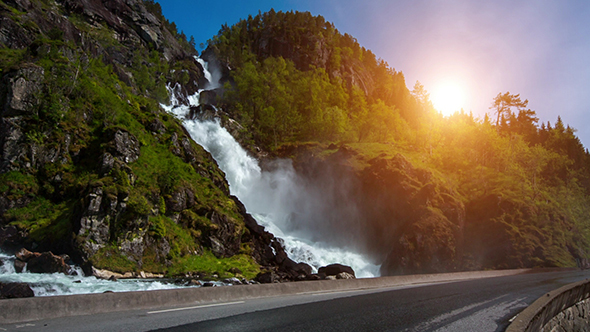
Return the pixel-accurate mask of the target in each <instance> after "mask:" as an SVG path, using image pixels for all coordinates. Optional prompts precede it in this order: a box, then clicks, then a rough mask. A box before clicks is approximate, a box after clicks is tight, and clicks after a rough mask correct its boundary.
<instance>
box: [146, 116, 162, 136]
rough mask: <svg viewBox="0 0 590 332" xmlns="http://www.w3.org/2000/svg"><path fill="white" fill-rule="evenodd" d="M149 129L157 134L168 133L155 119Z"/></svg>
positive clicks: (160, 122)
mask: <svg viewBox="0 0 590 332" xmlns="http://www.w3.org/2000/svg"><path fill="white" fill-rule="evenodd" d="M147 129H149V130H151V131H152V132H153V133H157V134H163V133H165V132H166V126H165V125H164V123H162V121H160V120H159V119H154V120H153V121H152V122H150V124H149V125H148V126H147Z"/></svg>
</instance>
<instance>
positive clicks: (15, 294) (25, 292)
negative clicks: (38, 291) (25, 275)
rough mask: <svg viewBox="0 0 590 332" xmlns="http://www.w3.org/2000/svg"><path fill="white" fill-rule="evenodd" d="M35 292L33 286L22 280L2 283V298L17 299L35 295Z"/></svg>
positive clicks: (0, 296) (0, 293)
mask: <svg viewBox="0 0 590 332" xmlns="http://www.w3.org/2000/svg"><path fill="white" fill-rule="evenodd" d="M34 296H35V293H34V292H33V290H32V289H31V286H29V285H28V284H25V283H21V282H11V283H1V282H0V299H16V298H23V297H34Z"/></svg>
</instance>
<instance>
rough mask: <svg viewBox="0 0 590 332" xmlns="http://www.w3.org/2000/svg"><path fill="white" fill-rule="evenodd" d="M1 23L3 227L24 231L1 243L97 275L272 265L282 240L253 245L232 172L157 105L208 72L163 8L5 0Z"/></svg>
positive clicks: (235, 270) (89, 0)
mask: <svg viewBox="0 0 590 332" xmlns="http://www.w3.org/2000/svg"><path fill="white" fill-rule="evenodd" d="M0 19H1V23H0V24H2V31H1V32H0V57H1V59H2V61H0V76H1V82H2V84H1V86H0V105H1V108H0V116H1V124H0V196H1V198H0V227H2V228H6V227H12V228H16V230H17V231H18V233H17V235H14V234H13V233H14V232H12V233H11V234H13V235H14V236H12V237H11V238H10V239H6V238H0V246H1V245H2V244H3V243H4V244H5V247H6V246H10V245H12V246H14V247H15V248H14V249H18V247H20V246H25V247H27V248H29V249H36V250H40V251H48V250H51V251H53V252H55V253H60V254H61V253H67V254H69V255H70V256H71V257H72V258H73V259H74V260H75V261H76V262H77V263H79V264H83V265H84V266H85V267H87V268H88V271H89V272H90V267H91V266H92V267H96V268H101V269H109V270H113V271H117V272H127V271H140V270H143V271H149V272H168V274H171V275H178V274H180V275H184V274H185V273H189V272H199V273H208V274H213V273H215V274H217V275H220V276H234V275H236V274H242V275H243V276H245V277H247V278H253V277H254V276H256V274H257V273H258V272H259V271H260V265H263V266H264V267H267V268H273V264H274V266H275V267H276V263H273V262H272V259H273V257H274V256H273V255H272V254H270V255H266V256H264V255H263V254H262V253H261V252H265V250H266V251H272V249H271V248H270V247H266V248H265V247H264V246H265V245H266V246H268V245H269V244H270V242H271V241H274V240H273V239H272V236H266V235H265V234H264V232H262V231H260V230H257V232H258V233H257V234H251V231H250V229H249V228H248V227H247V225H246V222H245V218H246V216H247V215H246V213H245V210H244V209H243V207H241V206H240V205H239V204H237V203H236V200H234V198H232V197H230V196H229V188H228V185H227V182H226V181H225V179H224V174H223V172H222V171H221V170H219V168H218V167H217V164H216V163H215V161H214V160H213V159H212V158H211V156H210V155H209V153H207V152H206V151H204V150H203V149H202V148H201V147H200V146H198V145H197V144H195V143H194V142H193V141H192V140H191V139H190V138H189V136H188V134H187V133H186V132H185V131H184V129H183V128H182V126H181V124H180V122H179V121H178V120H177V119H175V118H174V117H173V116H172V115H169V114H167V113H165V112H164V111H163V110H161V108H160V106H159V103H162V102H167V100H168V98H169V96H168V92H167V89H166V84H167V83H171V84H174V83H181V84H183V86H184V87H185V88H184V89H185V90H186V91H184V93H185V94H191V93H194V92H195V91H196V89H197V86H196V84H193V83H191V84H189V82H195V83H196V82H199V81H200V80H202V78H203V73H202V68H201V67H200V65H199V64H198V63H197V62H196V61H195V60H194V58H193V56H194V55H195V54H196V51H195V50H194V42H193V41H191V42H187V40H186V36H184V34H183V33H178V32H177V30H176V27H175V25H174V24H173V23H170V22H168V21H167V20H166V19H165V18H164V17H163V16H162V13H161V9H160V7H159V5H158V4H157V3H154V2H153V1H139V0H138V1H110V2H104V1H98V0H96V1H95V0H84V1H69V0H60V1H46V0H38V1H37V0H35V1H29V0H14V1H3V2H1V3H0ZM265 236H266V237H265ZM277 248H279V247H277ZM256 255H258V256H256ZM261 256H264V257H266V258H265V259H258V260H254V258H253V257H258V258H260V257H261Z"/></svg>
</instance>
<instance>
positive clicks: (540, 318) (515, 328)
mask: <svg viewBox="0 0 590 332" xmlns="http://www.w3.org/2000/svg"><path fill="white" fill-rule="evenodd" d="M589 299H590V279H586V280H582V281H579V282H576V283H573V284H569V285H565V286H563V287H561V288H559V289H557V290H554V291H551V292H549V293H547V294H545V295H543V296H541V297H540V298H538V299H537V300H536V301H535V302H534V303H533V304H531V305H530V306H529V307H528V308H526V309H525V310H523V311H522V312H521V313H520V314H518V316H516V318H515V319H514V321H513V322H512V323H511V324H510V325H509V326H508V328H507V329H506V332H539V331H543V328H545V327H548V326H547V324H549V323H550V322H551V321H552V319H553V318H555V317H557V316H558V315H559V314H560V313H562V312H564V311H566V310H568V309H569V308H572V307H574V306H576V305H579V304H581V302H582V301H589ZM586 304H587V303H586ZM583 315H585V319H584V318H583V317H581V320H582V321H585V324H586V326H587V327H588V326H590V321H589V320H588V318H589V317H590V313H589V312H588V311H585V312H583ZM563 318H564V319H566V318H570V319H574V318H575V317H572V315H569V317H568V315H563ZM572 323H573V322H572ZM568 331H569V330H568ZM576 331H578V330H576ZM580 331H581V330H580ZM584 331H585V330H584Z"/></svg>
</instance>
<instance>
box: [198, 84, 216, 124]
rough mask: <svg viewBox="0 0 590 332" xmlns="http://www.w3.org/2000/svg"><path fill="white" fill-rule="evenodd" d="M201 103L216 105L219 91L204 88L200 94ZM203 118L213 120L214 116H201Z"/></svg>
mask: <svg viewBox="0 0 590 332" xmlns="http://www.w3.org/2000/svg"><path fill="white" fill-rule="evenodd" d="M199 103H200V104H201V105H216V104H217V93H216V92H215V91H214V90H204V91H202V92H201V93H200V94H199ZM201 119H202V120H212V118H207V117H205V118H201Z"/></svg>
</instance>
